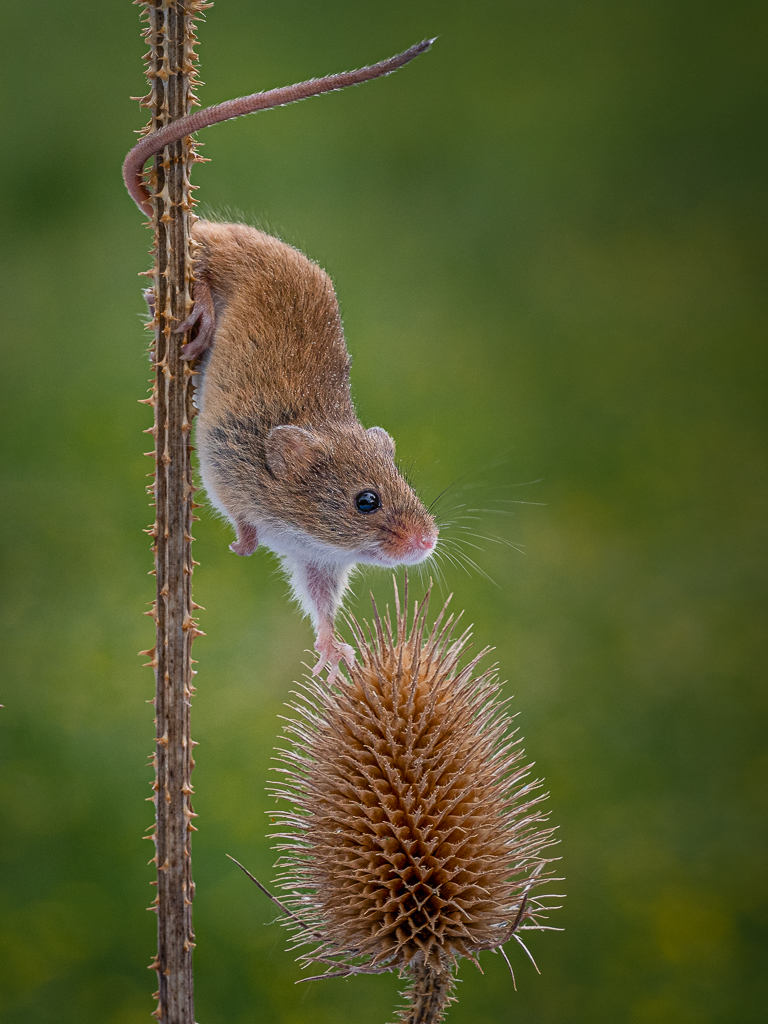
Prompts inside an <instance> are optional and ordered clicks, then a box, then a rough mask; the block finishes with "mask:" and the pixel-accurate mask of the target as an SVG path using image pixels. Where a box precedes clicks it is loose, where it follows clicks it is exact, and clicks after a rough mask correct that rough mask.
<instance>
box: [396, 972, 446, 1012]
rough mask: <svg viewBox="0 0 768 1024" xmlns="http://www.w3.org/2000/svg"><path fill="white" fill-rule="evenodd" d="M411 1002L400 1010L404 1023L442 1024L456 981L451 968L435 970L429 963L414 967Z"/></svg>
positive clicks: (410, 994)
mask: <svg viewBox="0 0 768 1024" xmlns="http://www.w3.org/2000/svg"><path fill="white" fill-rule="evenodd" d="M411 976H412V979H413V981H412V986H411V988H410V989H409V990H408V997H409V1002H408V1005H407V1006H405V1007H404V1008H403V1009H402V1010H401V1011H400V1020H401V1022H402V1024H440V1021H442V1020H443V1019H444V1017H445V1011H446V1010H447V1009H448V1006H449V1004H450V1003H452V1002H454V1001H455V997H454V996H453V995H452V992H453V989H454V987H455V985H456V982H455V980H454V978H453V975H452V974H451V972H450V971H449V970H442V971H440V970H435V969H434V968H433V967H430V966H429V965H427V964H423V963H422V964H419V965H418V966H417V967H414V968H413V969H412V974H411Z"/></svg>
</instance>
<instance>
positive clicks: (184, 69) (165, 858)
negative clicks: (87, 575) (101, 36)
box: [134, 0, 210, 1024]
mask: <svg viewBox="0 0 768 1024" xmlns="http://www.w3.org/2000/svg"><path fill="white" fill-rule="evenodd" d="M134 2H135V3H137V4H138V5H139V6H141V7H143V12H142V17H143V20H144V22H145V27H144V29H143V33H142V34H143V36H144V38H145V39H146V41H147V43H148V45H149V51H148V53H147V54H146V58H145V59H146V76H147V79H148V82H149V92H148V94H147V95H146V96H144V97H141V98H140V100H139V102H140V104H141V106H142V107H145V108H147V109H148V110H149V111H150V113H151V119H150V121H149V124H148V125H147V126H146V128H145V130H144V133H145V134H146V133H148V132H155V131H157V130H158V129H160V128H162V127H163V126H164V125H166V124H168V123H170V122H171V121H175V120H177V119H178V118H180V117H183V116H185V115H186V114H188V113H189V111H190V108H191V106H192V105H193V104H195V105H197V99H196V97H195V92H194V90H195V87H196V85H197V84H198V80H197V74H196V65H197V54H196V53H195V44H196V39H195V21H196V19H197V18H199V17H200V15H201V14H202V12H203V10H204V9H205V8H206V7H207V6H210V5H209V4H204V3H201V2H199V0H134ZM198 160H200V157H199V156H198V155H197V153H196V151H195V147H194V144H193V143H192V140H191V139H188V138H187V139H184V140H182V141H181V142H179V143H176V144H175V145H173V146H169V147H167V148H166V149H164V150H162V152H160V153H158V154H157V156H156V157H155V160H154V165H153V167H152V169H151V170H150V172H149V176H148V183H149V188H150V191H151V192H152V194H153V197H154V202H153V205H154V215H153V217H152V221H151V224H150V226H151V227H152V229H153V246H152V249H151V255H152V257H153V266H152V268H151V269H150V270H149V271H147V272H146V273H145V276H147V277H150V278H151V279H152V285H153V286H152V288H151V289H150V290H149V293H148V296H147V297H149V295H151V297H152V311H153V317H152V320H151V322H150V323H149V324H148V327H149V328H150V329H152V330H153V334H154V339H153V343H152V349H151V359H152V365H153V369H154V376H153V379H152V380H151V382H150V383H151V385H152V387H151V395H150V397H149V398H148V399H143V400H142V401H144V402H145V403H146V404H148V405H151V406H152V407H153V410H154V424H153V426H152V427H151V428H150V429H149V430H148V431H147V433H150V434H152V436H153V437H154V441H155V446H154V450H153V451H152V452H150V453H147V454H149V455H151V456H152V457H153V459H154V475H153V482H152V483H151V484H150V486H149V487H148V491H149V493H150V494H151V495H152V497H153V499H154V505H155V521H154V523H153V524H152V525H151V526H150V527H149V528H148V530H147V532H148V533H149V535H150V537H151V539H152V551H153V554H154V559H155V567H154V570H153V572H154V574H155V576H156V584H157V593H156V598H155V601H154V602H153V604H152V607H151V610H150V611H149V612H148V613H147V614H148V615H150V616H151V617H152V618H153V619H154V621H155V627H156V639H155V646H154V647H153V648H151V649H150V650H148V651H144V652H142V653H143V654H145V655H148V656H149V661H148V662H147V664H148V665H149V666H150V667H151V668H153V669H154V672H155V698H154V701H153V703H154V705H155V716H156V717H155V726H156V730H155V732H156V741H155V750H154V752H153V754H152V755H151V763H152V764H153V766H154V768H155V779H154V782H153V783H152V789H153V795H152V797H150V798H149V799H150V800H152V801H153V803H154V805H155V824H154V828H153V831H152V833H151V835H150V836H148V837H147V838H151V839H152V840H153V841H154V844H155V850H156V852H155V856H154V857H153V858H152V860H151V861H150V863H155V864H156V866H157V881H156V882H155V883H153V884H155V885H156V886H157V896H156V898H155V900H154V902H153V904H152V906H151V907H150V908H149V909H151V910H154V911H155V912H156V913H157V955H156V956H155V958H154V960H153V961H152V963H151V964H150V969H153V970H155V971H156V972H157V978H158V989H157V992H156V993H155V997H156V999H157V1008H156V1009H155V1011H154V1013H153V1016H154V1017H155V1018H156V1019H157V1020H158V1021H161V1022H162V1024H194V992H193V975H192V951H193V949H194V946H195V941H194V931H193V928H192V900H193V897H194V883H193V881H192V867H191V850H190V840H191V834H192V832H193V831H194V830H195V826H194V824H193V820H194V818H195V817H196V815H195V813H194V810H193V808H192V804H191V796H192V792H193V791H192V782H191V772H192V768H193V766H194V759H193V757H192V750H193V747H194V746H195V744H194V742H193V740H192V737H191V732H190V701H191V695H192V693H193V692H194V687H193V685H192V678H193V675H194V672H193V670H192V658H191V648H192V642H193V640H194V639H195V637H196V636H200V635H201V632H200V630H199V628H198V624H197V622H196V621H195V619H194V617H193V613H194V612H195V611H196V610H197V608H198V607H199V606H198V605H196V604H195V603H194V602H193V600H192V592H191V577H192V572H193V567H194V565H195V564H196V563H195V562H193V559H192V551H191V543H192V539H193V538H192V533H191V529H192V522H193V519H194V518H195V517H194V515H193V509H194V508H195V507H196V506H195V502H194V501H193V495H194V492H195V488H194V486H193V483H192V465H191V454H192V446H191V444H190V432H191V427H192V420H193V418H194V415H195V409H194V405H193V392H194V377H195V375H196V374H195V371H194V370H193V369H192V368H191V367H190V366H189V364H188V363H186V362H185V361H184V360H183V359H182V358H181V347H182V346H183V344H184V343H185V341H187V340H188V339H187V337H185V335H183V334H174V333H173V329H174V326H175V324H177V323H180V322H181V321H183V320H184V319H186V317H187V314H188V312H189V310H190V308H191V304H192V298H193V296H192V289H193V283H194V282H193V253H192V252H191V246H190V229H191V225H192V219H193V214H192V204H193V199H192V186H191V184H190V181H189V171H190V168H191V166H192V164H193V163H195V162H197V161H198Z"/></svg>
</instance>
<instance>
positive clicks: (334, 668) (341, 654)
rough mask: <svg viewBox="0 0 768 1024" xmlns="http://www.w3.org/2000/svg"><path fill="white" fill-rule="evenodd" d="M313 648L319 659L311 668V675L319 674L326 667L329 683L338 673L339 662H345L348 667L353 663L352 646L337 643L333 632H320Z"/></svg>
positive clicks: (353, 653)
mask: <svg viewBox="0 0 768 1024" xmlns="http://www.w3.org/2000/svg"><path fill="white" fill-rule="evenodd" d="M315 650H316V651H317V653H318V654H319V655H320V659H319V661H318V663H317V664H316V665H315V667H314V668H313V669H312V675H313V676H319V675H320V673H321V672H322V671H323V669H324V668H326V667H327V668H328V682H329V683H332V682H333V681H334V679H335V678H336V676H337V675H338V674H339V662H341V661H343V662H345V663H346V665H347V666H348V667H349V668H351V667H352V666H353V665H354V664H355V651H354V648H352V647H350V645H349V644H342V643H339V641H338V640H337V639H336V637H335V636H333V634H321V635H320V636H319V637H318V638H317V642H316V643H315Z"/></svg>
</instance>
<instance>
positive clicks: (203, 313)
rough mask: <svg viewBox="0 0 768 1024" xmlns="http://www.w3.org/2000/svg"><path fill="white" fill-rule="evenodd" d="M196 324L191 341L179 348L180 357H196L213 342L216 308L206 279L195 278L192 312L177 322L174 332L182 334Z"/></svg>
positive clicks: (205, 350)
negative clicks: (194, 333) (180, 321)
mask: <svg viewBox="0 0 768 1024" xmlns="http://www.w3.org/2000/svg"><path fill="white" fill-rule="evenodd" d="M195 324H197V325H198V327H197V334H196V335H195V337H194V338H193V340H192V341H188V342H187V344H186V345H185V346H184V347H183V348H182V350H181V356H182V359H197V358H198V356H201V355H202V354H203V353H204V352H207V351H208V349H209V348H210V347H211V345H212V344H213V336H214V334H215V332H216V310H215V309H214V306H213V296H212V295H211V289H210V287H209V285H208V282H207V281H204V280H198V279H196V280H195V304H194V306H193V307H192V312H191V313H190V314H189V316H188V317H187V319H186V320H184V321H183V322H182V323H180V324H177V326H176V327H175V328H174V334H184V332H185V331H189V330H190V329H191V328H192V327H194V326H195Z"/></svg>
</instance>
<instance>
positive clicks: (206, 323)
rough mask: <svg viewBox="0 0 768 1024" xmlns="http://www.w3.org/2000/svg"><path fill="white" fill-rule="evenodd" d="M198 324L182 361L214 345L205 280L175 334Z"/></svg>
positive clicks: (213, 320)
mask: <svg viewBox="0 0 768 1024" xmlns="http://www.w3.org/2000/svg"><path fill="white" fill-rule="evenodd" d="M198 322H199V326H198V329H197V334H196V335H195V338H194V341H190V342H188V343H187V344H186V345H185V346H184V347H183V348H182V350H181V356H182V359H197V357H198V356H201V355H202V354H203V352H205V351H207V349H209V348H210V347H211V345H212V343H213V335H214V332H215V330H216V311H215V309H214V307H213V296H212V295H211V289H210V286H209V284H208V282H207V281H206V280H205V279H204V278H195V304H194V306H193V307H192V312H191V313H190V314H189V316H188V317H187V319H186V320H184V321H183V323H180V324H178V325H177V326H176V327H175V328H174V334H183V333H184V332H185V331H188V330H189V329H190V327H194V325H195V324H196V323H198ZM249 553H250V552H249Z"/></svg>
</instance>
